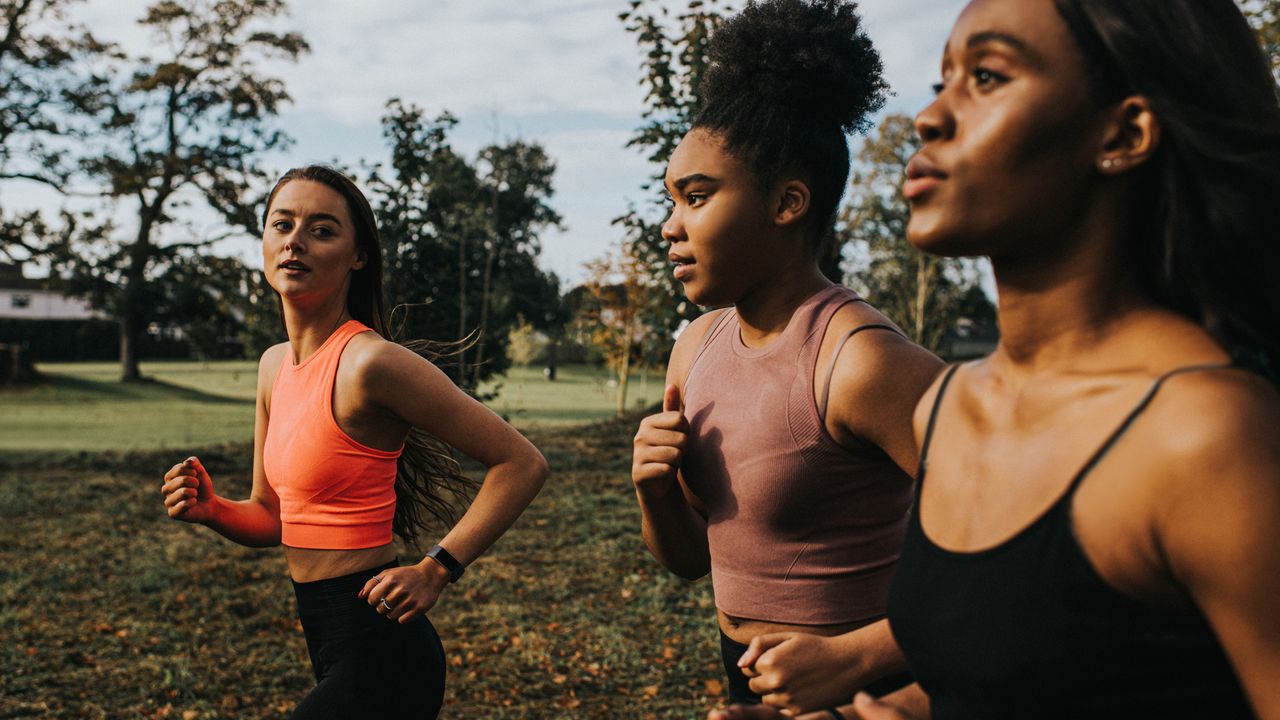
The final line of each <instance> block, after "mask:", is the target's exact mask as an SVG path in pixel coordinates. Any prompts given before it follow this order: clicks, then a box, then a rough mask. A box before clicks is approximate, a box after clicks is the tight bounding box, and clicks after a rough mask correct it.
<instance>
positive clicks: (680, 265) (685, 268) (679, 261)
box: [667, 253, 694, 282]
mask: <svg viewBox="0 0 1280 720" xmlns="http://www.w3.org/2000/svg"><path fill="white" fill-rule="evenodd" d="M667 259H668V260H670V261H671V262H673V263H675V268H674V269H672V271H671V274H672V275H673V276H675V279H676V280H679V281H680V282H684V281H685V279H687V278H688V277H689V275H690V274H691V273H692V272H693V264H694V263H693V261H692V260H690V259H688V258H686V257H684V256H682V255H676V254H675V253H671V254H669V255H667Z"/></svg>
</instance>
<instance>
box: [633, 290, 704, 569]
mask: <svg viewBox="0 0 1280 720" xmlns="http://www.w3.org/2000/svg"><path fill="white" fill-rule="evenodd" d="M720 312H722V311H713V312H709V313H707V314H705V315H703V316H702V317H700V318H698V319H697V320H695V321H694V322H692V323H690V325H689V327H687V328H685V331H684V332H683V333H681V334H680V337H679V338H678V339H677V340H676V344H675V347H674V348H672V350H671V358H670V359H669V360H668V362H667V392H666V396H665V397H664V400H663V412H661V413H658V414H656V415H650V416H649V417H647V418H645V419H644V420H643V421H641V423H640V428H639V430H638V431H637V432H636V437H635V443H634V447H633V450H632V466H631V479H632V482H634V483H635V486H636V499H637V500H638V501H639V503H640V512H641V533H642V534H643V536H644V542H645V545H646V546H647V547H648V548H649V552H650V553H652V554H653V557H654V558H655V559H657V561H658V562H659V563H661V564H662V566H663V567H665V568H667V569H668V570H670V571H671V572H673V573H675V574H677V575H679V576H680V577H682V578H685V579H687V580H696V579H697V578H700V577H702V576H704V575H706V574H707V573H709V572H711V552H710V550H708V548H707V521H706V518H705V516H704V512H703V508H702V505H701V503H700V502H699V501H698V499H697V498H696V497H695V496H694V495H693V493H692V492H690V491H689V487H688V486H687V485H686V484H685V482H684V478H683V477H682V476H681V475H680V464H681V460H682V458H683V454H684V447H685V442H686V440H687V438H688V432H689V424H688V420H687V419H686V418H685V417H684V411H683V397H684V381H685V377H686V376H687V375H688V374H689V369H690V367H692V365H693V360H694V358H695V357H696V356H697V353H698V348H700V347H701V346H702V341H703V339H704V338H705V337H706V335H707V333H708V332H709V331H710V330H711V326H712V325H713V324H714V323H715V320H716V318H718V317H719V316H720ZM677 490H678V492H677Z"/></svg>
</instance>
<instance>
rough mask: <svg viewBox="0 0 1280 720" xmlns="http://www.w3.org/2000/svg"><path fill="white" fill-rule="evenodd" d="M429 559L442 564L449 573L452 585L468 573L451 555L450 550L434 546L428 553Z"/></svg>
mask: <svg viewBox="0 0 1280 720" xmlns="http://www.w3.org/2000/svg"><path fill="white" fill-rule="evenodd" d="M427 557H429V558H431V559H432V560H435V561H436V562H438V563H440V564H441V565H443V566H444V569H445V570H448V571H449V582H451V583H455V582H458V578H460V577H462V573H464V572H466V571H467V569H466V568H465V567H463V566H462V563H460V562H458V559H457V558H455V557H454V556H452V555H450V554H449V551H448V550H445V549H444V548H442V547H440V546H439V545H432V546H431V549H430V550H428V551H427Z"/></svg>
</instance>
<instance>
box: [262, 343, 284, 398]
mask: <svg viewBox="0 0 1280 720" xmlns="http://www.w3.org/2000/svg"><path fill="white" fill-rule="evenodd" d="M288 352H289V343H287V342H282V343H276V344H275V345H272V346H271V347H269V348H267V349H266V350H263V351H262V356H261V357H260V358H259V359H258V390H259V391H263V390H265V391H268V392H269V391H270V389H271V385H272V384H273V383H274V382H275V380H276V374H277V373H279V372H280V365H281V364H282V363H283V362H284V359H285V356H286V354H287V353H288Z"/></svg>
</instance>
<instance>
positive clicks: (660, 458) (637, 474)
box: [631, 385, 689, 500]
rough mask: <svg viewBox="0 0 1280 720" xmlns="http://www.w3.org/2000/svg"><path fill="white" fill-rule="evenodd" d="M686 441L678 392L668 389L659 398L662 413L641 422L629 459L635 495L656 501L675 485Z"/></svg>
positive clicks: (674, 388) (686, 432) (677, 390)
mask: <svg viewBox="0 0 1280 720" xmlns="http://www.w3.org/2000/svg"><path fill="white" fill-rule="evenodd" d="M688 437H689V420H688V419H687V418H685V416H684V402H683V401H682V400H681V399H680V389H679V388H677V387H676V386H675V385H668V386H667V391H666V392H665V393H664V394H663V396H662V412H660V413H657V414H656V415H650V416H649V417H647V418H645V419H644V420H642V421H641V422H640V429H639V430H638V431H637V432H636V437H635V442H634V448H633V450H632V455H631V481H632V482H634V483H635V485H636V491H637V492H639V493H640V494H641V495H643V496H644V497H646V498H649V499H652V500H657V499H659V498H661V497H663V496H665V495H666V494H667V493H669V492H671V489H672V488H673V487H675V485H676V472H677V471H679V469H680V461H681V458H682V457H683V456H684V446H685V442H686V441H687V440H688Z"/></svg>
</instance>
